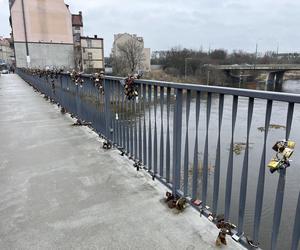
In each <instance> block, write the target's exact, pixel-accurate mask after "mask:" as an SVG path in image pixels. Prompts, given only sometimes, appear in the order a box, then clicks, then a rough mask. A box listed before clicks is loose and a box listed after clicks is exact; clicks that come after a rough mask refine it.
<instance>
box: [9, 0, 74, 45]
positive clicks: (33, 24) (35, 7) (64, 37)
mask: <svg viewBox="0 0 300 250" xmlns="http://www.w3.org/2000/svg"><path fill="white" fill-rule="evenodd" d="M24 10H25V18H26V29H27V40H28V42H44V43H51V42H52V43H68V44H72V43H73V34H72V23H71V22H72V21H71V20H72V19H71V13H70V11H69V10H68V8H67V7H66V5H65V3H64V0H24ZM11 16H12V26H13V32H14V40H15V42H24V41H25V33H24V25H23V14H22V2H21V0H16V1H15V3H14V5H13V6H12V8H11Z"/></svg>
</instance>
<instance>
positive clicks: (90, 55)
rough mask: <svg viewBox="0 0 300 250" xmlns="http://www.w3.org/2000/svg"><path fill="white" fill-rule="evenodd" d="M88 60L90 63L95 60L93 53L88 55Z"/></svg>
mask: <svg viewBox="0 0 300 250" xmlns="http://www.w3.org/2000/svg"><path fill="white" fill-rule="evenodd" d="M88 60H89V61H91V60H93V53H91V52H89V53H88Z"/></svg>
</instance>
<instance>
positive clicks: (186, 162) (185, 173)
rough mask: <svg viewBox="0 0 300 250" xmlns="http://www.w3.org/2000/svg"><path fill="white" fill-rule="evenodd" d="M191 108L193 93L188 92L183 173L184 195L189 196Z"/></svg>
mask: <svg viewBox="0 0 300 250" xmlns="http://www.w3.org/2000/svg"><path fill="white" fill-rule="evenodd" d="M190 108H191V91H190V90H188V91H187V94H186V111H185V114H186V117H185V123H186V132H185V150H184V171H183V194H184V196H187V195H188V182H189V119H190Z"/></svg>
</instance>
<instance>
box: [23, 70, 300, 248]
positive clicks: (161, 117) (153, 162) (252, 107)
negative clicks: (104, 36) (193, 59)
mask: <svg viewBox="0 0 300 250" xmlns="http://www.w3.org/2000/svg"><path fill="white" fill-rule="evenodd" d="M18 74H19V75H20V76H21V77H22V78H23V79H24V80H25V81H27V82H28V83H30V84H31V85H32V86H34V87H35V88H36V89H38V90H39V91H40V92H42V93H43V94H45V95H46V96H48V97H49V98H51V99H52V100H54V101H55V102H57V103H58V104H59V105H61V106H62V107H64V108H65V109H66V110H67V111H68V112H69V113H71V114H73V115H74V116H76V117H78V118H79V119H81V120H85V121H88V122H91V123H92V126H93V128H94V129H95V131H96V132H97V133H99V134H100V135H102V136H103V137H105V138H106V139H107V140H109V141H110V142H112V143H113V144H114V145H115V146H117V147H118V148H121V149H122V150H123V151H124V152H125V153H126V154H127V155H128V156H130V157H131V158H132V159H133V160H134V161H136V162H141V163H142V165H143V168H144V169H145V170H146V171H148V172H149V173H150V174H151V175H152V176H153V179H158V180H160V181H161V182H162V183H164V184H165V185H166V186H168V187H169V188H170V189H171V190H172V192H173V194H175V193H176V194H178V195H181V196H185V197H187V198H188V199H189V200H190V202H191V204H192V205H193V206H194V207H195V208H196V209H198V210H199V211H200V212H201V214H204V215H206V216H209V215H213V216H214V217H215V216H216V215H217V214H220V213H223V214H224V215H225V219H226V220H230V221H231V222H235V223H236V224H237V230H236V232H235V233H236V235H237V238H238V239H239V241H240V242H241V243H243V244H244V245H245V246H247V247H249V246H250V245H249V242H250V243H251V241H250V240H249V237H246V236H245V235H248V236H249V235H251V236H252V238H253V240H252V242H253V243H254V244H256V243H258V242H262V244H261V245H260V246H261V247H266V248H267V247H268V248H269V247H270V246H271V248H272V249H275V248H276V247H277V246H278V245H279V246H280V244H281V241H280V239H281V238H282V237H283V238H284V240H285V242H289V245H290V246H291V249H293V250H295V249H297V247H298V243H299V236H300V195H298V193H299V190H298V189H295V187H294V186H293V187H290V186H289V182H287V184H286V178H287V176H288V178H291V179H293V178H295V176H296V177H297V173H299V171H298V172H297V167H299V166H298V165H299V163H298V162H299V161H295V162H293V163H291V164H292V167H290V168H288V169H287V170H286V169H282V170H280V171H279V174H277V173H276V174H270V173H269V171H266V169H267V168H266V163H267V161H268V160H269V159H271V157H272V152H271V147H272V144H274V142H276V140H278V139H282V138H285V139H286V140H288V139H290V135H291V134H292V136H293V139H294V140H297V136H298V135H299V134H297V125H299V120H300V118H299V112H294V111H295V110H299V107H300V106H299V103H300V95H293V94H283V93H273V92H263V91H252V90H242V89H234V88H223V87H211V86H201V85H194V84H178V83H169V82H160V81H148V80H136V81H135V83H136V84H137V86H138V97H136V98H134V99H131V100H129V99H128V98H127V96H126V95H125V94H124V81H123V79H122V78H118V77H108V76H107V77H105V80H104V93H102V92H101V91H99V89H98V88H97V87H96V86H95V84H94V82H93V81H92V80H91V79H90V76H85V77H84V83H83V84H82V85H81V84H78V85H76V84H74V82H72V80H71V78H70V76H69V75H67V74H61V75H59V76H58V78H57V79H54V81H53V80H51V79H49V78H47V77H45V76H43V77H39V76H33V75H30V74H28V73H26V72H24V71H22V70H20V69H19V70H18ZM53 84H54V85H53ZM273 122H277V123H282V122H283V123H284V126H283V125H277V127H276V124H274V123H273ZM260 125H261V126H260ZM257 126H258V127H257ZM274 127H275V128H283V129H278V130H273V128H274ZM257 128H258V129H257ZM278 137H279V138H278ZM298 139H299V140H298V141H300V138H298ZM239 141H240V142H239ZM238 142H239V143H238ZM298 158H299V157H298ZM295 159H297V158H295ZM299 160H300V158H299ZM277 176H278V177H277ZM298 176H299V174H298ZM293 180H294V179H293ZM296 181H298V183H299V179H298V180H296ZM265 183H267V185H265ZM275 183H277V184H276V185H275ZM286 186H287V187H288V192H289V195H292V198H291V199H290V201H289V202H288V203H287V201H286V199H285V198H286V197H284V194H285V189H286ZM291 189H293V190H294V191H293V192H290V190H291ZM274 200H275V202H274ZM199 202H200V203H201V205H200V206H197V205H198V204H199ZM287 206H288V207H291V209H290V210H289V213H292V214H293V215H291V214H289V218H290V219H289V220H288V221H285V224H284V227H285V228H284V230H280V229H281V228H280V226H282V225H281V224H282V223H281V222H282V214H283V215H284V216H286V214H285V212H284V211H283V208H286V207H287ZM270 207H271V208H270ZM266 211H268V212H266ZM291 222H293V223H291ZM262 224H263V225H262ZM262 228H263V230H262ZM261 231H263V232H264V234H263V237H261V235H262V233H261ZM244 232H245V233H244ZM282 232H286V234H284V233H282ZM283 234H284V236H282V235H283ZM285 246H286V245H285Z"/></svg>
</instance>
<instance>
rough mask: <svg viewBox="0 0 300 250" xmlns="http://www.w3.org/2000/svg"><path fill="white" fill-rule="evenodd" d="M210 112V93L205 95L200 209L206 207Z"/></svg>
mask: <svg viewBox="0 0 300 250" xmlns="http://www.w3.org/2000/svg"><path fill="white" fill-rule="evenodd" d="M210 112H211V93H207V104H206V136H205V146H204V157H203V174H202V207H205V206H206V200H207V179H208V129H209V121H210Z"/></svg>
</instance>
